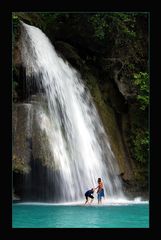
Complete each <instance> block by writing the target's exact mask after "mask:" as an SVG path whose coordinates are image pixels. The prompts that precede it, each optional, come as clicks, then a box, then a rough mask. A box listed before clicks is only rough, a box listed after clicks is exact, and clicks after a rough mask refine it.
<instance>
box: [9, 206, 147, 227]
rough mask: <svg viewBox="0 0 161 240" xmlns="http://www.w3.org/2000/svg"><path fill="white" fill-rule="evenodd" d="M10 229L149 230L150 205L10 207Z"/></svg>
mask: <svg viewBox="0 0 161 240" xmlns="http://www.w3.org/2000/svg"><path fill="white" fill-rule="evenodd" d="M12 211H13V214H12V227H13V228H148V227H149V204H133V205H125V206H107V205H106V206H97V205H95V206H84V205H82V206H81V205H80V206H62V205H32V204H29V205H26V204H13V207H12Z"/></svg>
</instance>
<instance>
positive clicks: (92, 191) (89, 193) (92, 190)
mask: <svg viewBox="0 0 161 240" xmlns="http://www.w3.org/2000/svg"><path fill="white" fill-rule="evenodd" d="M94 191H95V189H94V188H92V189H90V190H88V191H87V192H86V193H85V197H86V201H85V204H86V203H88V200H89V198H91V202H90V203H92V201H93V199H94V196H93V193H94Z"/></svg>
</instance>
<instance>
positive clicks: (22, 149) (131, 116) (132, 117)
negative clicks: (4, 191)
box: [13, 13, 148, 196]
mask: <svg viewBox="0 0 161 240" xmlns="http://www.w3.org/2000/svg"><path fill="white" fill-rule="evenodd" d="M17 16H18V15H17ZM18 18H19V19H23V20H24V21H27V22H28V23H30V24H33V25H34V24H37V25H38V27H43V28H44V31H46V34H48V36H49V37H50V39H51V40H52V41H54V42H53V44H54V46H55V48H56V50H57V51H58V53H59V54H60V55H61V56H62V57H64V58H65V59H67V60H68V61H69V63H71V65H73V66H74V67H75V68H76V69H78V71H79V72H80V73H81V75H82V78H83V79H84V82H85V84H86V85H87V87H88V88H89V90H90V92H91V95H92V97H93V100H94V102H95V104H96V107H97V109H98V112H99V114H100V117H101V119H102V122H103V124H104V127H105V130H106V132H107V133H108V135H109V138H110V142H111V146H112V150H113V152H114V154H115V156H116V158H117V160H118V164H119V167H120V174H121V175H120V177H121V178H122V180H123V183H124V187H125V191H128V192H140V191H146V190H147V181H148V178H147V176H146V174H147V164H146V165H145V166H143V167H140V165H138V163H137V162H136V159H135V156H134V154H133V147H134V146H132V145H131V144H132V142H131V138H132V130H134V131H135V125H136V124H135V121H138V120H139V119H140V117H138V118H137V117H136V115H137V114H135V113H136V112H137V104H136V100H135V96H136V88H135V87H134V86H133V85H132V83H131V80H129V79H128V78H130V77H129V76H130V75H128V74H127V72H128V70H127V71H125V67H127V66H125V62H124V61H123V60H122V59H124V57H125V58H126V59H127V56H123V55H121V53H117V55H115V54H114V53H115V52H116V51H115V50H113V52H112V51H111V50H109V49H108V48H105V54H104V52H103V46H102V45H101V44H100V43H99V41H95V42H91V43H89V42H88V41H89V39H90V38H91V36H89V33H88V32H84V29H83V28H82V26H81V27H80V34H79V33H78V31H76V29H75V28H74V27H75V26H73V33H72V32H71V31H69V29H70V21H71V20H69V22H66V23H65V22H64V23H60V22H59V21H58V22H56V21H55V22H53V27H51V28H50V27H49V28H48V29H46V28H45V27H44V26H49V25H47V24H46V23H45V22H43V21H44V20H43V18H42V16H40V15H38V18H40V19H41V26H39V24H38V22H37V18H32V16H31V14H29V13H28V14H27V13H26V14H23V15H22V14H20V15H19V16H18ZM35 19H36V20H35ZM43 24H44V26H43ZM45 24H46V25H45ZM15 29H16V30H15V33H16V34H17V35H16V38H15V40H14V44H13V66H14V72H13V81H14V82H15V83H16V84H17V85H16V86H15V87H14V89H13V91H14V94H13V97H14V103H13V139H14V140H13V171H14V185H15V186H14V188H15V190H16V189H18V190H17V192H16V193H17V194H19V195H21V196H22V192H23V190H22V188H23V186H19V184H18V182H19V179H21V178H22V179H24V176H29V175H30V177H31V172H32V170H31V169H32V167H33V166H32V163H33V159H37V161H38V162H39V163H40V164H38V168H41V169H43V171H44V178H46V179H47V176H46V175H45V168H46V167H48V166H50V151H48V148H47V145H48V144H47V142H46V140H45V139H46V138H45V136H43V134H42V133H41V131H40V129H39V127H38V124H37V122H36V120H35V116H36V111H38V108H37V105H36V101H35V100H33V99H32V100H31V102H30V103H27V104H26V103H25V102H26V100H27V93H26V92H25V91H24V88H25V82H24V80H23V76H24V74H23V72H24V69H23V68H22V65H21V56H20V43H19V38H18V35H19V24H17V25H16V28H15ZM45 29H46V30H45ZM63 29H65V31H66V35H64V34H63ZM53 31H55V32H53ZM88 38H89V39H88ZM99 44H100V45H99ZM108 54H109V55H108ZM119 54H120V55H119ZM120 56H122V58H121V57H120ZM145 58H146V57H145ZM33 95H37V91H36V88H35V89H33ZM37 97H38V96H36V98H37ZM21 110H22V111H21ZM138 114H139V113H138ZM29 121H30V123H29ZM31 121H32V123H31ZM31 126H34V127H33V131H32V136H28V137H27V138H26V136H25V129H27V127H31ZM22 129H24V130H23V131H22ZM38 135H39V136H38ZM41 139H43V140H42V141H41ZM42 143H43V144H42ZM44 143H45V144H44ZM31 146H32V147H31ZM46 153H47V154H46ZM27 154H28V155H27ZM40 155H41V156H40ZM142 175H143V178H141V176H142ZM25 179H26V178H25ZM28 179H29V178H28ZM23 181H26V180H23ZM46 181H47V180H46ZM35 188H36V180H35ZM40 191H41V190H40Z"/></svg>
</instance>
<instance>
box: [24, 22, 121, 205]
mask: <svg viewBox="0 0 161 240" xmlns="http://www.w3.org/2000/svg"><path fill="white" fill-rule="evenodd" d="M21 23H22V26H21V30H22V31H21V58H22V63H23V66H24V68H25V69H26V79H27V86H28V89H29V90H30V89H31V88H32V84H33V79H35V81H36V85H37V88H38V91H39V94H41V95H43V97H44V98H45V99H46V102H47V110H46V109H44V107H43V105H42V107H41V111H39V116H38V119H39V120H38V121H39V125H40V127H41V129H42V131H44V133H45V134H46V136H47V138H48V142H49V148H50V152H51V158H52V159H51V161H52V163H53V165H54V166H55V169H56V170H54V169H53V171H52V173H51V169H50V173H49V174H48V177H49V180H50V181H51V182H54V184H55V194H56V195H57V198H56V199H57V201H58V202H60V201H63V202H67V201H78V200H82V199H84V193H85V191H87V190H88V189H91V188H92V187H96V186H97V179H98V178H99V177H101V178H102V180H103V182H104V190H105V196H106V197H107V198H109V197H111V198H113V197H120V196H121V197H122V196H123V192H122V186H121V183H120V180H119V178H118V174H119V169H118V165H117V160H116V159H115V156H114V154H113V152H112V150H111V147H110V143H109V139H108V136H107V133H106V132H105V130H104V127H103V124H102V122H101V119H100V117H99V114H98V112H97V109H96V107H95V105H94V102H93V100H92V97H91V95H90V92H89V91H88V89H87V87H85V85H84V83H83V80H82V79H81V75H80V74H79V72H78V71H76V70H75V69H74V68H73V67H71V66H70V65H69V63H68V62H67V61H64V60H63V59H62V58H61V57H60V56H59V55H58V54H57V53H56V51H55V48H54V47H53V45H52V44H51V42H50V40H49V39H48V38H47V36H46V35H45V34H44V33H43V32H42V31H41V30H40V29H39V28H37V27H34V26H30V25H27V24H25V23H23V22H21ZM49 168H50V167H49ZM47 187H48V186H46V188H47ZM53 198H54V197H53Z"/></svg>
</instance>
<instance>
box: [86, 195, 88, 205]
mask: <svg viewBox="0 0 161 240" xmlns="http://www.w3.org/2000/svg"><path fill="white" fill-rule="evenodd" d="M87 202H88V197H87V196H86V201H85V204H86V203H87Z"/></svg>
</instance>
